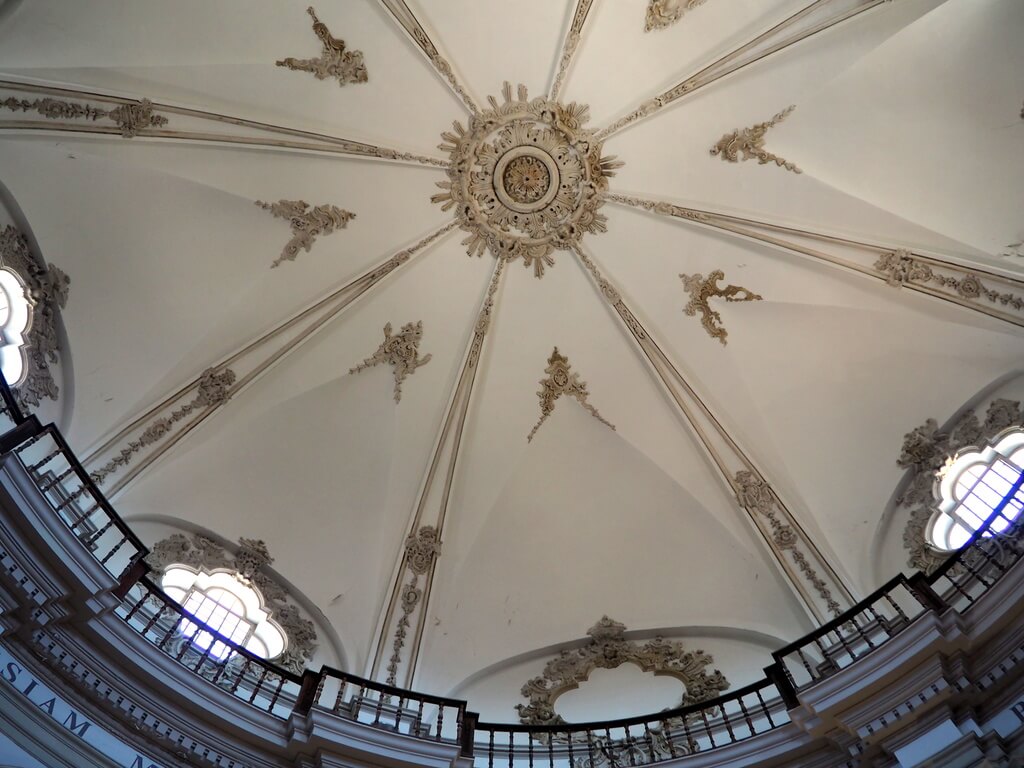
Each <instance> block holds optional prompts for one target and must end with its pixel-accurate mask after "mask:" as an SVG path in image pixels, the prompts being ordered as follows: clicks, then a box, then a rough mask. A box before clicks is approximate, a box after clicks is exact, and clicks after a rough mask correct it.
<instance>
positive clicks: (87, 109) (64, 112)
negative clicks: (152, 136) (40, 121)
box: [0, 96, 167, 139]
mask: <svg viewBox="0 0 1024 768" xmlns="http://www.w3.org/2000/svg"><path fill="white" fill-rule="evenodd" d="M0 107H2V108H3V109H9V110H11V111H12V112H37V113H38V114H40V115H42V116H43V117H45V118H46V119H47V120H87V121H90V122H96V121H98V120H109V121H111V122H112V123H114V124H115V125H116V126H117V127H118V128H119V129H120V131H121V135H122V136H124V137H125V138H126V139H131V138H134V137H136V136H138V135H139V134H140V133H142V132H143V131H145V130H146V129H147V128H154V127H160V126H164V125H167V118H166V117H164V116H163V115H158V114H155V113H154V111H153V110H154V109H155V107H154V106H153V102H151V101H150V100H149V99H142V100H141V101H136V102H127V103H124V104H120V105H119V106H116V107H114V108H113V109H103V108H102V107H97V106H94V105H92V104H79V103H77V102H73V101H63V100H61V99H54V98H50V97H46V98H42V99H18V98H15V97H13V96H11V97H8V98H6V99H3V100H2V101H0Z"/></svg>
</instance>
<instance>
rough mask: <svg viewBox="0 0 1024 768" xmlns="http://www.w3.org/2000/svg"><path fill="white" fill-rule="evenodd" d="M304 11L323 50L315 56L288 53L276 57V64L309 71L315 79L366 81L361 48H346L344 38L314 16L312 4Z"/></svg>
mask: <svg viewBox="0 0 1024 768" xmlns="http://www.w3.org/2000/svg"><path fill="white" fill-rule="evenodd" d="M306 13H308V14H309V15H310V16H311V17H312V18H313V33H314V34H315V35H316V36H317V38H319V40H320V43H321V44H322V45H323V51H322V52H321V54H320V55H319V56H318V57H317V58H315V59H296V58H295V57H293V56H289V57H288V58H286V59H280V60H278V61H277V62H276V64H277V66H279V67H285V68H287V69H291V70H295V71H296V72H310V73H312V75H313V77H315V78H316V79H317V80H326V79H327V78H329V77H333V78H334V79H336V80H337V81H338V86H339V87H342V86H344V85H346V84H347V83H365V82H366V81H367V79H368V78H367V73H366V64H364V63H363V52H362V51H350V50H348V48H347V47H346V46H345V41H344V40H342V39H340V38H337V37H334V36H333V35H332V34H331V30H329V29H328V28H327V25H326V24H324V23H323V22H322V21H320V19H319V18H317V15H316V11H315V10H313V6H310V7H309V8H307V9H306Z"/></svg>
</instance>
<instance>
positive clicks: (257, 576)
mask: <svg viewBox="0 0 1024 768" xmlns="http://www.w3.org/2000/svg"><path fill="white" fill-rule="evenodd" d="M273 562H274V558H273V557H271V555H270V552H269V551H268V550H267V545H266V544H265V543H264V542H263V541H262V540H260V539H246V538H240V539H239V540H238V545H237V546H236V547H232V548H231V550H229V549H228V548H226V547H225V546H223V545H221V544H219V543H217V542H216V541H213V540H212V539H209V538H207V537H205V536H201V535H199V534H193V535H191V536H188V535H185V534H183V533H175V534H171V535H170V536H168V537H167V538H165V539H162V540H160V541H158V542H157V543H156V544H154V545H153V546H152V547H151V548H150V553H149V555H147V556H146V563H147V564H148V565H149V566H150V567H151V568H152V569H153V570H154V571H156V572H158V573H160V574H161V575H162V574H163V573H165V572H166V571H167V570H169V569H171V568H174V567H177V566H187V567H189V568H191V569H192V570H194V571H197V572H198V571H205V572H207V573H214V572H217V571H231V572H234V573H237V574H238V575H239V576H240V577H241V578H242V579H243V580H244V582H249V583H251V584H252V585H253V586H254V587H255V588H256V589H257V590H258V591H259V594H260V595H261V596H262V597H263V608H264V610H266V611H267V613H268V614H269V617H270V619H271V620H272V621H273V622H274V624H276V625H277V626H278V627H280V628H281V630H282V631H283V633H284V635H285V638H286V642H285V649H284V652H283V653H282V654H281V655H280V656H279V657H277V658H275V659H273V661H274V663H275V664H277V665H279V666H281V667H284V668H285V669H287V670H289V671H291V672H295V673H296V674H298V673H301V672H302V670H303V669H305V666H306V662H308V661H309V660H310V659H311V658H312V657H313V653H314V651H316V649H317V635H316V629H315V628H314V626H313V622H311V621H309V620H308V619H306V618H303V616H302V615H301V614H300V612H299V609H298V607H297V606H296V605H294V604H293V603H291V602H289V596H288V591H287V590H286V589H285V588H284V587H283V586H282V585H281V584H280V583H279V582H278V580H277V579H276V578H275V577H274V576H273V574H272V573H271V572H270V568H269V566H270V565H271V563H273Z"/></svg>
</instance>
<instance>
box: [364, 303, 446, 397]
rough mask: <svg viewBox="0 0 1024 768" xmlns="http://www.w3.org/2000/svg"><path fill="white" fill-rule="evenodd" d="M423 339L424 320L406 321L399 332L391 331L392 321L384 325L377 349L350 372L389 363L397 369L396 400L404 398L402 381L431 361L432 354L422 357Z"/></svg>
mask: <svg viewBox="0 0 1024 768" xmlns="http://www.w3.org/2000/svg"><path fill="white" fill-rule="evenodd" d="M422 339H423V321H422V320H421V321H418V322H415V323H406V324H405V325H403V326H402V330H401V331H399V332H398V333H397V334H392V333H391V323H388V324H387V325H385V326H384V341H382V342H381V343H380V346H379V347H377V351H376V352H374V353H373V354H372V355H370V357H368V358H366V359H365V360H363V362H361V363H360V364H359V365H357V366H355V367H354V368H350V369H349V373H359V372H360V371H364V370H366V369H367V368H372V367H373V366H375V365H379V364H380V363H387V364H388V365H390V366H391V367H392V368H394V369H395V402H396V403H397V402H400V401H401V400H402V382H403V381H405V377H406V376H411V375H412V374H414V373H415V372H416V369H417V368H419V367H421V366H424V365H426V364H427V363H429V362H430V359H431V357H432V355H429V354H428V355H424V356H423V357H420V341H421V340H422Z"/></svg>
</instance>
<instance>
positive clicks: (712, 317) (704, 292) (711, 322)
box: [679, 269, 761, 346]
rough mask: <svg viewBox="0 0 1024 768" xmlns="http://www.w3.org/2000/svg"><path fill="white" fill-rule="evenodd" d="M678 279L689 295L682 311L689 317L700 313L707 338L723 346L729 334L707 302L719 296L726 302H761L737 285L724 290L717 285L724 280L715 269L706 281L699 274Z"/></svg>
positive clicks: (759, 298)
mask: <svg viewBox="0 0 1024 768" xmlns="http://www.w3.org/2000/svg"><path fill="white" fill-rule="evenodd" d="M679 277H680V278H682V281H683V288H685V289H686V292H687V293H689V294H690V303H689V304H687V305H686V307H685V308H684V309H683V311H684V312H685V313H686V314H687V315H689V316H690V317H693V316H695V315H696V314H697V313H698V312H700V315H701V318H700V322H701V325H703V326H704V330H705V331H707V332H708V336H710V337H711V338H713V339H718V340H719V341H720V342H722V344H723V346H724V345H725V343H726V341H725V339H726V337H727V336H728V335H729V332H728V331H727V330H725V328H724V327H723V326H722V316H721V315H720V314H719V313H718V312H717V311H716V310H714V309H712V308H711V306H710V305H709V303H708V302H709V300H710V299H711V298H712V297H713V296H720V297H722V298H724V299H725V300H726V301H761V296H760V295H759V294H756V293H752V292H751V291H749V290H748V289H746V288H741V287H740V286H738V285H727V286H725V287H724V288H722V287H721V286H719V285H717V283H718V281H719V280H724V279H725V273H724V272H722V270H720V269H716V270H715V271H714V272H712V273H711V274H710V275H708V277H707V279H706V280H705V279H704V275H702V274H700V273H699V272H698V273H696V274H694V275H682V274H681V275H679Z"/></svg>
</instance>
